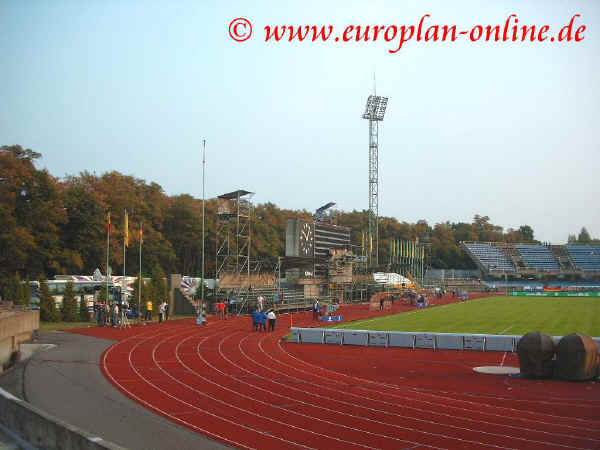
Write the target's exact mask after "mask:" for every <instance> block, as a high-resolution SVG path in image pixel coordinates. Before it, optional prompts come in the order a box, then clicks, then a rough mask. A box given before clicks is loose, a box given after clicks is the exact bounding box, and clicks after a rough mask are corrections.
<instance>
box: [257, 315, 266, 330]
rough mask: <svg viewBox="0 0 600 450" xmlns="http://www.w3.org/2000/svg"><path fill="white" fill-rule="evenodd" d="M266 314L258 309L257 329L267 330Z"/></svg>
mask: <svg viewBox="0 0 600 450" xmlns="http://www.w3.org/2000/svg"><path fill="white" fill-rule="evenodd" d="M266 323H267V315H266V314H265V312H264V311H259V312H258V325H259V331H267V326H266Z"/></svg>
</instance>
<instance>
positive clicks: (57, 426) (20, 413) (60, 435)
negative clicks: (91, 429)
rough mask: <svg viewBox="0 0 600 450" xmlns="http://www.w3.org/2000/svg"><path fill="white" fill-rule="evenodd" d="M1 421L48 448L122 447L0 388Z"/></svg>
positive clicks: (120, 449)
mask: <svg viewBox="0 0 600 450" xmlns="http://www.w3.org/2000/svg"><path fill="white" fill-rule="evenodd" d="M0 423H2V425H4V426H5V427H7V428H8V429H10V430H11V431H12V432H13V433H15V434H16V435H18V436H19V437H20V438H21V439H23V440H24V441H26V442H28V443H29V444H31V445H33V446H35V447H37V448H43V449H48V450H54V449H57V450H58V449H61V450H98V449H111V450H125V449H123V447H120V446H118V445H116V444H113V443H111V442H108V441H105V440H103V439H102V438H100V437H97V436H93V435H91V434H89V433H87V432H85V431H83V430H80V429H78V428H77V427H74V426H72V425H69V424H67V423H65V422H62V421H60V420H59V419H57V418H55V417H53V416H51V415H49V414H46V413H45V412H43V411H41V410H39V409H37V408H36V407H34V406H32V405H30V404H29V403H27V402H25V401H24V400H21V399H19V398H16V397H14V396H13V395H11V394H10V393H8V392H6V391H5V390H3V389H0Z"/></svg>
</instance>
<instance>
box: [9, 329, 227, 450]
mask: <svg viewBox="0 0 600 450" xmlns="http://www.w3.org/2000/svg"><path fill="white" fill-rule="evenodd" d="M37 342H38V343H48V344H55V345H56V347H55V348H52V349H49V350H45V351H40V352H38V353H36V354H34V355H33V357H32V358H31V359H30V360H28V361H26V362H24V363H21V364H20V365H19V366H18V367H15V368H14V369H13V370H11V371H9V372H8V373H6V374H4V375H2V376H1V377H0V387H2V388H3V389H5V390H7V391H9V392H11V393H12V394H13V395H16V396H18V397H21V398H24V399H25V400H27V401H28V402H29V403H31V404H32V405H35V406H36V407H38V408H40V409H42V410H44V411H46V412H48V413H49V414H52V415H54V416H55V417H57V418H59V419H62V420H64V421H66V422H68V423H71V424H73V425H75V426H77V427H79V428H82V429H84V430H86V431H88V432H90V433H93V434H98V436H101V437H102V438H104V439H106V440H108V441H112V442H114V443H115V444H119V445H121V446H123V447H126V448H129V449H132V450H136V449H139V450H148V449H156V450H161V449H178V450H187V449H190V450H191V449H194V450H205V449H206V450H213V449H214V450H217V449H219V450H220V449H226V448H228V447H226V446H224V445H222V444H220V443H218V442H214V441H211V440H209V439H206V438H205V437H203V436H201V435H200V434H198V433H194V432H192V431H190V430H188V429H186V428H183V427H180V426H178V425H175V424H173V423H172V422H170V421H168V420H165V419H163V418H162V417H160V416H158V415H156V414H154V413H152V412H150V411H148V410H147V409H145V408H142V407H141V406H139V405H138V404H137V403H135V402H133V401H131V400H129V399H128V398H126V397H124V396H123V394H121V393H120V392H119V391H118V390H116V389H115V388H114V387H113V386H112V385H111V384H110V383H109V382H108V381H106V379H105V378H104V376H103V375H102V373H101V372H100V368H99V361H100V355H101V354H102V352H104V350H105V349H106V348H107V347H108V346H110V345H111V344H112V343H113V341H109V340H105V339H97V338H92V337H88V336H82V335H77V334H71V333H62V332H49V333H41V334H40V336H39V338H38V339H37ZM8 445H10V444H8V442H7V440H4V443H3V440H2V438H1V436H0V448H12V447H10V446H8Z"/></svg>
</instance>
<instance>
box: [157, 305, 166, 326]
mask: <svg viewBox="0 0 600 450" xmlns="http://www.w3.org/2000/svg"><path fill="white" fill-rule="evenodd" d="M166 305H167V303H166V302H164V301H163V302H162V303H161V304H160V306H159V308H158V322H159V323H160V322H162V321H163V318H164V317H165V307H166Z"/></svg>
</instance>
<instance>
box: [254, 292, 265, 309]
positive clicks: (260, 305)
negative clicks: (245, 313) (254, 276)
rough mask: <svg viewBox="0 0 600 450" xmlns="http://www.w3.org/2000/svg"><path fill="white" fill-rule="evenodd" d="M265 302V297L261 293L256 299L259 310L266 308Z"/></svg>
mask: <svg viewBox="0 0 600 450" xmlns="http://www.w3.org/2000/svg"><path fill="white" fill-rule="evenodd" d="M264 302H265V299H264V297H263V296H262V295H259V296H258V298H257V299H256V309H258V310H259V311H262V310H263V308H264Z"/></svg>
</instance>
